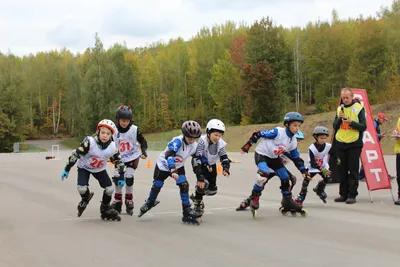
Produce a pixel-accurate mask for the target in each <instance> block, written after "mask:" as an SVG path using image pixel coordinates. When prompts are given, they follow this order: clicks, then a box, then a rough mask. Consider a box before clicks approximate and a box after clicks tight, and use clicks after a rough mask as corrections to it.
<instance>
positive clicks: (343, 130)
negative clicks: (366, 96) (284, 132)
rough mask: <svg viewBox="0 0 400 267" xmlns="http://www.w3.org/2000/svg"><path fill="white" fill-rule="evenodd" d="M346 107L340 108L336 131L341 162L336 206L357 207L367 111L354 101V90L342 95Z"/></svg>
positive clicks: (343, 104) (342, 92) (337, 113)
mask: <svg viewBox="0 0 400 267" xmlns="http://www.w3.org/2000/svg"><path fill="white" fill-rule="evenodd" d="M340 97H341V99H342V104H341V105H340V106H339V107H338V108H337V112H336V117H335V121H334V122H333V128H334V129H335V131H336V134H335V141H336V152H337V157H338V158H339V160H340V165H339V166H338V171H339V175H340V186H339V195H340V196H339V197H337V198H335V202H346V203H347V204H354V203H356V197H357V195H358V179H359V178H358V176H359V173H358V172H359V168H360V162H359V159H360V155H361V151H362V148H363V140H362V139H363V132H364V131H365V130H366V128H367V124H366V118H365V109H364V107H363V106H362V105H361V103H360V102H359V101H357V100H354V99H353V97H354V94H353V90H351V89H350V88H344V89H342V90H341V92H340Z"/></svg>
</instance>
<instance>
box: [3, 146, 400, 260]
mask: <svg viewBox="0 0 400 267" xmlns="http://www.w3.org/2000/svg"><path fill="white" fill-rule="evenodd" d="M50 154H51V151H50V152H45V153H26V154H0V165H1V167H0V211H1V213H0V267H5V266H7V267H11V266H16V267H21V266H23V267H28V266H29V267H30V266H32V267H39V266H40V267H47V266H49V267H50V266H51V267H63V266H65V267H67V266H68V267H71V266H96V267H103V266H104V267H105V266H107V267H110V266H136V267H141V266H146V267H148V266H174V267H180V266H191V267H197V266H218V267H220V266H231V267H234V266H269V267H273V266H318V267H322V266H324V267H331V266H335V267H336V266H341V267H345V266H351V267H354V266H357V265H358V266H364V267H366V266H396V265H397V264H398V263H399V262H400V253H399V239H400V223H399V222H400V206H395V205H393V201H392V197H391V194H390V191H389V190H381V191H375V192H372V195H373V197H374V203H371V202H370V200H369V197H368V191H367V189H366V185H365V183H364V182H362V183H360V187H359V193H360V194H359V196H358V198H357V203H356V204H355V205H346V204H343V203H334V202H333V198H334V197H336V196H337V191H338V185H337V184H332V185H329V186H328V187H327V193H328V203H327V204H324V203H322V201H320V200H319V198H318V197H317V196H316V195H315V194H314V192H312V187H313V186H315V184H316V181H313V182H311V183H310V186H309V189H310V190H309V191H310V193H309V195H308V197H307V200H306V202H305V204H304V206H305V208H306V209H307V210H308V214H309V215H308V217H306V218H303V217H291V216H287V217H285V216H282V215H281V214H280V213H279V211H278V208H279V206H280V200H281V196H280V192H279V184H280V183H279V180H278V178H274V179H273V180H272V181H271V182H270V183H269V184H267V186H266V190H265V191H264V193H263V195H262V196H261V202H260V204H261V207H260V209H259V211H258V215H257V218H256V219H253V218H252V216H251V213H250V212H249V211H241V212H237V211H235V208H236V207H237V206H238V205H239V203H240V202H241V201H242V200H243V199H244V198H245V197H247V196H248V195H249V194H250V190H251V188H252V185H253V183H254V179H255V165H254V162H253V154H252V153H250V154H249V155H244V156H241V155H239V154H235V153H230V156H231V157H232V158H233V159H235V160H239V161H241V162H240V163H233V164H232V169H231V172H232V175H231V177H230V178H225V177H223V176H218V187H219V191H218V194H217V195H216V196H213V197H206V198H205V204H206V213H205V215H204V216H203V221H202V224H201V225H200V226H195V225H187V224H183V223H182V222H181V206H180V199H179V191H178V187H177V186H176V185H175V183H174V180H172V179H168V180H167V181H166V183H165V186H164V188H163V189H162V191H161V193H160V195H159V200H160V201H161V203H160V204H159V205H158V206H157V207H155V208H154V209H153V210H151V211H150V212H149V213H148V214H146V215H145V216H143V217H142V218H138V217H137V214H138V209H139V207H140V206H141V205H142V204H143V202H144V200H145V199H146V198H147V195H148V192H149V189H150V187H151V184H152V173H153V168H151V169H147V168H146V164H147V161H146V160H142V161H141V162H140V165H139V168H138V170H137V172H136V178H135V189H134V191H135V210H134V215H133V216H132V217H131V216H129V215H121V216H122V221H120V222H112V221H102V220H101V219H100V216H99V205H100V200H101V194H102V190H101V189H100V187H99V186H98V183H97V181H96V180H94V179H93V178H91V179H92V180H91V184H90V188H91V190H92V191H94V192H95V195H94V198H93V199H92V201H91V202H90V205H89V206H88V208H87V209H86V211H85V213H84V214H83V215H82V217H80V218H78V217H77V215H76V205H77V203H78V202H79V199H80V198H79V195H78V192H77V190H76V167H74V168H73V169H72V171H71V173H70V177H69V178H68V180H67V181H64V182H62V181H61V180H60V175H61V171H62V168H63V166H64V162H65V160H66V159H67V156H68V155H69V151H68V150H67V151H64V150H62V151H60V156H61V160H45V156H47V155H50ZM158 154H159V152H150V153H149V159H150V160H151V164H152V167H154V164H155V160H156V158H157V156H158ZM386 163H387V166H388V169H389V172H390V173H392V174H393V173H395V169H394V168H395V158H394V157H393V156H388V157H386ZM187 164H189V162H188V163H187ZM289 169H290V170H291V171H293V173H294V174H295V175H296V176H298V177H299V176H300V174H299V173H298V172H297V171H296V170H295V169H294V166H293V165H290V166H289ZM109 173H110V174H111V173H112V166H109ZM187 173H188V179H189V182H190V184H191V187H190V190H191V191H192V190H193V187H194V183H195V181H194V179H195V178H194V175H193V174H192V172H191V168H190V165H187ZM299 180H300V181H299V183H301V179H299ZM315 180H318V178H316V179H315ZM392 186H393V187H394V188H393V189H392V190H393V192H394V193H395V192H396V190H397V185H396V182H395V181H393V182H392ZM299 188H300V185H299V184H298V185H296V187H295V189H294V191H295V192H296V193H297V192H298V190H299Z"/></svg>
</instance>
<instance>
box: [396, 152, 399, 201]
mask: <svg viewBox="0 0 400 267" xmlns="http://www.w3.org/2000/svg"><path fill="white" fill-rule="evenodd" d="M396 176H397V186H398V195H399V197H400V153H398V154H396Z"/></svg>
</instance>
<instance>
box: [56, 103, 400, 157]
mask: <svg viewBox="0 0 400 267" xmlns="http://www.w3.org/2000/svg"><path fill="white" fill-rule="evenodd" d="M371 108H372V112H373V116H376V114H377V113H378V112H384V113H385V114H386V116H387V117H388V118H389V121H388V122H386V123H385V124H384V125H383V126H381V131H382V133H384V134H385V135H387V136H390V134H391V133H392V131H393V129H394V128H395V125H396V122H397V119H398V118H399V117H400V114H399V104H398V103H395V102H392V103H390V104H386V105H374V106H372V107H371ZM334 117H335V112H334V111H332V112H327V113H318V114H314V115H307V116H305V122H304V124H303V125H302V129H301V130H302V131H303V133H304V135H305V140H304V141H303V142H301V143H300V144H299V150H300V152H303V153H305V152H307V148H308V146H309V145H310V144H311V143H312V142H314V140H313V137H312V136H311V134H312V131H313V129H314V127H315V126H317V125H322V126H325V127H328V129H330V130H331V129H332V122H333V119H334ZM281 125H282V124H257V125H246V126H227V132H226V133H225V135H224V140H225V141H226V142H227V143H228V146H227V150H228V151H239V150H240V147H241V146H242V145H243V144H244V143H245V142H246V141H247V140H248V138H249V136H250V134H251V133H252V132H253V131H256V130H260V129H268V128H273V127H275V126H281ZM179 134H180V130H174V131H169V132H162V133H147V134H144V136H145V138H146V139H147V141H148V143H149V150H163V149H164V148H165V145H166V144H167V142H168V141H169V140H171V139H172V137H174V136H177V135H179ZM61 143H62V144H63V145H65V146H68V147H70V148H73V147H76V146H77V145H78V141H77V140H63V141H61ZM381 146H382V150H383V153H384V154H387V155H389V154H393V140H392V139H390V137H385V138H383V140H382V141H381ZM253 150H254V147H253V148H252V149H251V150H250V151H253Z"/></svg>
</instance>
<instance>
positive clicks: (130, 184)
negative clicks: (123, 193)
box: [125, 177, 134, 186]
mask: <svg viewBox="0 0 400 267" xmlns="http://www.w3.org/2000/svg"><path fill="white" fill-rule="evenodd" d="M133 181H134V179H133V177H131V178H128V177H126V179H125V182H126V186H132V185H133Z"/></svg>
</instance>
